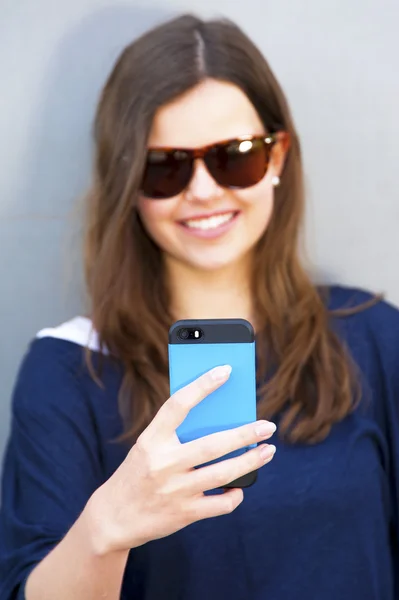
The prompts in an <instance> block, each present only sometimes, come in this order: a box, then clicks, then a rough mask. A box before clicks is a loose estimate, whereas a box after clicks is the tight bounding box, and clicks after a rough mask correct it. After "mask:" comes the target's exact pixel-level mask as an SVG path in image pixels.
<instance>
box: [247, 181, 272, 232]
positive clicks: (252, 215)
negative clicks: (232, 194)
mask: <svg viewBox="0 0 399 600" xmlns="http://www.w3.org/2000/svg"><path fill="white" fill-rule="evenodd" d="M239 197H240V203H241V205H242V207H243V209H244V210H245V212H246V213H247V217H248V221H247V223H248V225H249V224H250V226H251V228H253V229H254V230H256V231H258V232H259V230H261V231H262V232H263V231H264V230H265V229H266V227H267V226H268V224H269V221H270V219H271V215H272V212H273V205H274V187H273V186H272V185H271V184H270V183H267V182H261V183H260V184H259V185H257V186H255V187H253V188H249V189H247V190H241V191H240V192H239Z"/></svg>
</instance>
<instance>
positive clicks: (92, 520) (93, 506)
mask: <svg viewBox="0 0 399 600" xmlns="http://www.w3.org/2000/svg"><path fill="white" fill-rule="evenodd" d="M108 506H109V504H108V502H107V500H106V497H105V488H103V487H100V488H98V490H96V491H95V492H94V494H93V495H92V496H91V498H90V499H89V501H88V503H87V504H86V506H85V508H84V511H83V513H82V515H81V519H82V522H83V523H82V524H83V527H84V535H85V536H86V539H87V543H88V545H89V548H90V552H91V553H92V554H93V556H97V557H103V556H107V555H109V554H114V553H118V552H122V553H123V552H126V553H128V552H129V550H130V548H126V549H124V548H119V547H118V544H117V543H116V541H115V539H114V538H115V536H113V535H112V529H113V527H112V523H111V522H110V518H109V510H108Z"/></svg>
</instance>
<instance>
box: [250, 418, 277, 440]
mask: <svg viewBox="0 0 399 600" xmlns="http://www.w3.org/2000/svg"><path fill="white" fill-rule="evenodd" d="M276 429H277V427H276V425H275V424H274V423H269V422H268V421H263V422H261V423H258V425H257V426H256V428H255V433H256V435H258V436H259V437H264V436H266V435H271V434H272V433H274V432H275V431H276Z"/></svg>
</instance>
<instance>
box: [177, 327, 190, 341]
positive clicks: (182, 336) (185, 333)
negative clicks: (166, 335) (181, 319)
mask: <svg viewBox="0 0 399 600" xmlns="http://www.w3.org/2000/svg"><path fill="white" fill-rule="evenodd" d="M188 336H189V332H188V329H180V331H179V337H180V339H182V340H186V339H187V338H188Z"/></svg>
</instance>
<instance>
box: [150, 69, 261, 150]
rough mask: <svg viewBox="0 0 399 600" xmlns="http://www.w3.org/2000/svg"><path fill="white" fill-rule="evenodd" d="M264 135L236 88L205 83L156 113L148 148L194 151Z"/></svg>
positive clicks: (250, 108)
mask: <svg viewBox="0 0 399 600" xmlns="http://www.w3.org/2000/svg"><path fill="white" fill-rule="evenodd" d="M264 131H265V130H264V126H263V124H262V121H261V120H260V118H259V115H258V113H257V112H256V110H255V108H254V106H253V105H252V103H251V102H250V100H249V99H248V97H247V96H246V95H245V94H244V92H243V91H242V90H241V89H240V88H239V87H237V86H235V85H233V84H231V83H227V82H221V81H216V80H213V79H207V80H205V81H204V82H202V83H200V84H199V85H198V86H196V87H195V88H193V89H192V90H190V91H188V92H186V93H185V94H183V95H182V96H180V97H179V98H177V99H175V100H173V102H170V103H169V104H166V105H165V106H163V107H162V108H160V109H159V110H158V111H157V113H156V114H155V117H154V121H153V124H152V128H151V132H150V137H149V146H172V147H173V146H174V147H185V148H195V147H200V146H205V145H207V144H210V143H212V142H216V141H221V140H225V139H230V138H234V137H239V136H242V135H247V134H262V133H264Z"/></svg>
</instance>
